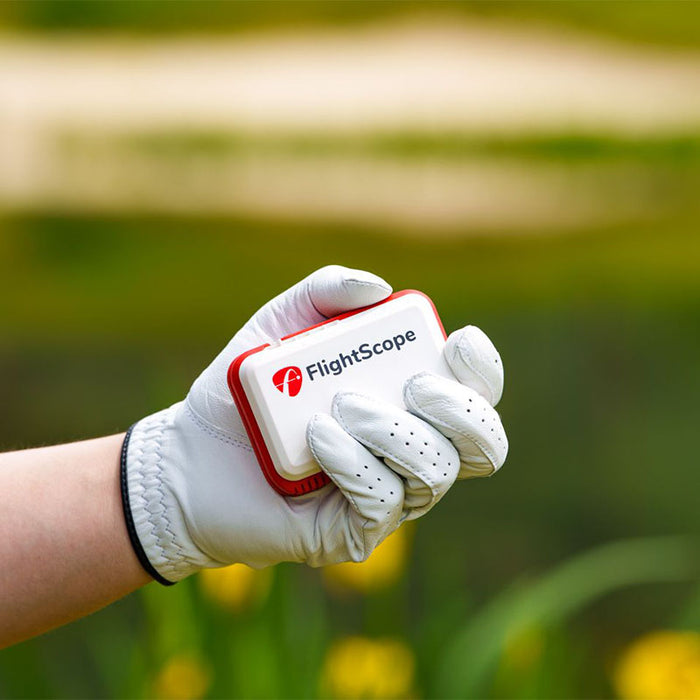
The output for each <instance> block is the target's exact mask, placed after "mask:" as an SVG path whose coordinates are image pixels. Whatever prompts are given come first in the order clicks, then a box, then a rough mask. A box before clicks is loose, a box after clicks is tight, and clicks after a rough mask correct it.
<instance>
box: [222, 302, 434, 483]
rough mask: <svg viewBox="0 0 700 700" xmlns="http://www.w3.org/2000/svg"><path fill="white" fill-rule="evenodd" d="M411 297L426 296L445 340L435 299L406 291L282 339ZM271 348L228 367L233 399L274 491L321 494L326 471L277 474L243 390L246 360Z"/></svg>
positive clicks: (247, 354) (248, 353)
mask: <svg viewBox="0 0 700 700" xmlns="http://www.w3.org/2000/svg"><path fill="white" fill-rule="evenodd" d="M407 294H417V295H419V296H422V297H423V298H424V299H426V300H427V301H428V302H429V303H430V306H431V308H432V310H433V313H434V314H435V318H436V320H437V322H438V324H439V326H440V329H441V330H442V334H443V336H444V337H445V338H447V333H445V328H444V326H443V325H442V321H441V320H440V316H439V315H438V312H437V309H436V308H435V304H434V303H433V300H432V299H431V298H430V297H429V296H428V295H427V294H424V293H423V292H421V291H419V290H417V289H404V290H402V291H400V292H394V293H393V294H390V295H389V296H388V297H387V298H386V299H382V300H381V301H378V302H377V303H376V304H371V305H370V306H363V307H361V308H359V309H353V310H352V311H346V312H345V313H343V314H340V315H338V316H333V317H332V318H328V319H326V320H325V321H321V322H320V323H317V324H315V325H313V326H309V327H308V328H302V329H301V330H299V331H296V332H294V333H290V334H289V335H285V336H284V337H283V338H281V340H286V339H287V338H293V337H294V336H295V335H300V334H301V333H306V332H307V331H309V330H311V329H312V328H319V327H320V326H325V325H326V324H327V323H331V322H333V321H342V320H343V319H345V318H349V317H350V316H354V315H355V314H358V313H361V312H362V311H367V309H372V308H374V307H375V306H381V305H382V304H386V303H387V302H389V301H392V300H393V299H398V298H399V297H402V296H406V295H407ZM269 345H270V344H269V343H264V344H263V345H259V346H258V347H256V348H251V349H250V350H246V352H244V353H241V354H240V355H238V356H237V357H236V358H235V359H234V360H233V362H232V363H231V364H230V365H229V368H228V373H227V378H228V386H229V389H230V391H231V395H232V396H233V400H234V402H235V404H236V408H237V409H238V413H239V414H240V416H241V420H242V422H243V425H244V427H245V429H246V432H247V433H248V437H249V438H250V443H251V445H252V446H253V451H254V452H255V456H256V457H257V458H258V463H259V464H260V468H261V469H262V472H263V474H264V475H265V478H266V479H267V482H268V483H269V484H270V486H272V488H273V489H275V491H277V492H278V493H280V494H282V495H283V496H301V495H303V494H305V493H310V492H312V491H317V490H318V489H320V488H322V487H324V486H325V485H326V484H329V483H330V478H329V477H328V475H327V474H326V473H325V472H323V471H318V472H316V473H315V474H311V475H310V476H307V477H305V478H303V479H298V480H296V481H294V480H291V479H285V478H284V477H283V476H281V475H280V474H279V473H278V472H277V470H276V469H275V465H274V464H273V462H272V457H271V456H270V452H269V450H268V449H267V445H266V444H265V439H264V438H263V435H262V432H261V431H260V427H259V426H258V422H257V421H256V420H255V415H254V414H253V409H252V408H251V406H250V402H249V401H248V397H247V396H246V393H245V389H244V388H243V385H242V383H241V378H240V370H241V366H242V365H243V362H244V361H245V360H246V358H248V357H250V356H251V355H254V354H255V353H258V352H261V351H262V350H264V349H265V348H266V347H269Z"/></svg>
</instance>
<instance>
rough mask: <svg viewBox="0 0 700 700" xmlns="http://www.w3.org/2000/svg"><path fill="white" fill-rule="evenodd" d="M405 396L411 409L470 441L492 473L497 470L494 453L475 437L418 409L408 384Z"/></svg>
mask: <svg viewBox="0 0 700 700" xmlns="http://www.w3.org/2000/svg"><path fill="white" fill-rule="evenodd" d="M406 396H407V397H408V398H409V399H410V400H411V403H412V404H413V409H414V410H415V411H418V412H419V413H421V414H422V415H424V416H427V417H428V418H429V419H430V421H431V422H435V423H437V424H439V425H441V426H442V427H443V428H448V429H449V430H451V431H452V432H453V433H457V435H459V436H460V437H463V438H465V439H467V440H471V441H472V442H473V443H474V444H475V445H476V446H477V447H478V448H479V449H480V450H481V451H482V452H483V453H484V456H485V457H486V458H487V459H488V460H489V462H491V466H492V467H493V469H494V471H495V470H497V469H498V467H497V466H496V462H497V460H496V457H495V455H494V453H493V452H491V450H489V449H487V448H486V446H485V445H484V444H483V443H482V442H481V440H480V439H479V438H477V437H476V435H474V434H473V433H467V432H464V431H462V430H459V429H458V428H455V427H454V426H452V425H450V424H449V423H446V422H445V421H442V420H440V419H439V418H437V417H436V416H435V415H433V414H432V413H430V412H429V411H426V410H425V409H424V408H420V407H419V406H418V404H417V403H416V399H415V397H414V396H413V386H412V385H410V384H409V385H408V386H407V387H406ZM465 464H467V465H469V463H468V462H465Z"/></svg>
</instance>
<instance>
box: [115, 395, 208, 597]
mask: <svg viewBox="0 0 700 700" xmlns="http://www.w3.org/2000/svg"><path fill="white" fill-rule="evenodd" d="M181 406H182V404H175V405H174V406H171V407H170V408H167V409H164V410H162V411H159V412H158V413H154V414H153V415H151V416H147V417H146V418H143V419H142V420H140V421H139V422H138V423H136V424H134V425H133V426H132V427H131V428H130V429H129V431H128V432H127V434H126V436H125V439H124V444H123V447H122V454H121V467H120V468H121V478H120V482H121V491H122V503H123V507H124V517H125V520H126V526H127V530H128V532H129V537H130V539H131V544H132V546H133V548H134V551H135V553H136V556H137V557H138V559H139V562H140V563H141V565H142V566H143V568H144V569H145V570H146V571H147V573H148V574H149V575H151V576H152V577H153V578H154V579H155V580H156V581H158V582H159V583H161V584H163V585H171V584H173V583H176V582H177V581H179V580H181V579H183V578H185V577H187V576H189V575H190V574H192V573H195V572H196V571H198V570H199V569H200V568H202V567H203V566H206V565H207V564H208V557H206V556H205V555H203V554H202V553H201V552H200V551H199V549H198V548H197V547H196V545H195V544H194V543H193V542H192V540H191V537H190V535H189V532H188V530H187V525H186V520H185V517H184V514H183V512H182V508H181V505H180V501H179V499H178V498H177V497H176V484H177V482H178V475H181V473H182V472H181V465H179V464H178V455H181V454H183V452H184V450H183V449H182V446H181V445H180V440H181V437H180V435H179V431H178V427H177V420H178V414H179V410H180V407H181Z"/></svg>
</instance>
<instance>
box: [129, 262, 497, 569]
mask: <svg viewBox="0 0 700 700" xmlns="http://www.w3.org/2000/svg"><path fill="white" fill-rule="evenodd" d="M390 293H391V287H390V286H389V285H388V284H387V283H386V282H384V281H383V280H381V279H380V278H378V277H376V276H375V275H372V274H370V273H367V272H362V271H358V270H350V269H347V268H343V267H339V266H330V267H325V268H322V269H320V270H317V271H316V272H315V273H313V274H312V275H310V276H309V277H307V278H306V279H304V280H302V281H301V282H299V283H298V284H297V285H295V286H294V287H292V288H291V289H289V290H287V291H286V292H284V293H283V294H281V295H279V296H278V297H276V298H274V299H273V300H272V301H270V302H268V303H267V304H266V305H265V306H263V307H262V308H261V309H260V310H259V311H258V312H257V313H256V314H255V315H254V316H253V317H252V318H251V319H250V320H249V321H248V322H247V323H246V324H245V326H243V328H241V330H240V331H239V332H238V333H237V334H236V335H235V336H234V338H233V339H232V340H231V342H230V343H229V344H228V345H227V346H226V348H225V349H224V350H223V351H222V352H221V354H220V355H219V356H218V357H217V358H216V359H215V360H214V362H212V364H211V365H210V366H209V367H208V368H207V369H206V370H205V371H204V372H203V373H202V375H201V376H200V377H199V378H198V379H197V380H196V381H195V383H194V384H193V386H192V388H191V390H190V392H189V394H188V396H187V398H186V399H185V401H183V402H181V403H178V404H175V405H174V406H171V407H170V408H168V409H165V410H164V411H160V412H159V413H156V414H154V415H152V416H149V417H147V418H144V419H143V420H141V421H139V422H138V423H137V424H136V425H135V426H134V427H133V429H132V431H131V433H130V435H128V436H127V439H126V441H125V448H124V451H123V452H124V455H123V460H122V482H123V483H122V485H123V496H124V501H125V512H126V514H127V523H128V524H129V526H130V535H131V538H132V543H133V544H134V547H135V549H136V551H137V554H138V555H139V558H140V560H141V562H142V564H143V565H144V566H145V567H146V569H147V570H148V571H149V573H151V574H152V575H153V576H154V577H155V578H157V579H158V580H160V581H161V582H163V583H167V582H172V581H177V580H179V579H181V578H184V577H185V576H188V575H189V574H191V573H194V572H195V571H197V570H198V569H200V568H203V567H216V566H224V565H226V564H231V563H234V562H241V563H245V564H248V565H251V566H255V567H261V566H268V565H271V564H275V563H278V562H280V561H296V562H306V563H307V564H310V565H311V566H324V565H327V564H334V563H337V562H341V561H347V560H353V561H361V560H364V559H366V558H367V557H368V556H369V555H370V554H371V552H372V550H373V549H374V547H376V545H377V544H378V543H379V542H381V541H382V540H383V539H384V538H385V537H386V536H387V535H388V534H390V533H391V532H392V531H393V530H394V529H396V527H398V525H399V524H400V523H401V522H402V521H403V520H405V519H409V518H416V517H419V516H420V515H422V514H423V513H425V512H427V511H428V510H429V509H430V508H431V507H432V506H433V505H434V504H435V503H436V502H437V501H438V500H439V499H440V498H441V497H442V496H443V495H444V493H445V492H446V491H447V489H448V488H449V487H450V486H451V485H452V483H453V482H454V480H455V479H456V478H457V477H458V476H459V477H469V476H484V475H488V474H491V473H493V471H495V470H496V469H498V468H499V467H500V466H501V465H502V463H503V461H504V460H505V456H506V452H507V441H506V437H505V433H504V431H503V427H502V426H501V423H500V420H499V418H498V415H497V414H496V412H495V411H494V410H493V408H492V405H495V403H496V402H497V401H498V399H499V398H500V395H501V391H502V387H503V371H502V367H501V362H500V358H499V356H498V353H497V352H496V350H495V348H494V347H493V345H492V344H491V342H490V341H489V340H488V338H487V337H486V336H485V335H484V334H483V333H482V332H481V331H479V330H478V329H476V328H473V327H467V328H466V329H463V330H461V331H457V332H456V333H454V334H453V335H452V336H450V338H449V339H448V342H447V345H446V347H445V352H446V359H447V361H448V363H449V365H450V367H451V368H452V371H453V372H454V373H455V377H456V379H457V380H458V381H451V380H447V379H444V378H441V377H436V376H432V375H429V374H426V373H422V374H418V375H416V376H415V377H413V378H412V379H411V380H409V381H408V382H407V383H406V386H405V394H404V395H405V402H406V406H407V407H408V409H409V411H410V412H409V411H404V410H401V409H399V408H397V407H395V406H391V405H388V404H386V403H384V402H380V401H378V400H376V399H373V398H371V397H364V396H359V395H356V394H352V393H344V394H339V395H338V396H337V397H336V399H335V401H334V403H333V409H332V413H333V417H331V416H329V415H317V416H315V417H314V418H313V419H312V420H311V421H310V423H309V427H308V431H307V439H308V443H309V446H310V448H311V450H312V452H313V454H314V456H315V458H316V459H317V461H318V462H319V464H320V466H321V467H322V468H323V470H324V471H325V472H326V473H327V474H328V475H329V477H330V478H331V480H332V481H333V482H334V485H333V484H329V485H328V486H326V487H324V488H323V489H320V490H319V491H316V492H314V493H310V494H307V495H305V496H296V497H289V498H286V497H283V496H281V495H279V494H278V493H277V492H276V491H274V490H273V489H272V488H271V487H270V486H269V485H268V483H267V481H266V480H265V478H264V476H263V474H262V471H261V470H260V467H259V466H258V463H257V460H256V458H255V455H254V454H253V451H252V448H251V445H250V442H249V441H248V438H247V436H246V434H245V430H244V428H243V425H242V423H241V420H240V417H239V416H238V413H237V411H236V408H235V405H234V403H233V399H232V398H231V395H230V393H229V389H228V386H227V381H226V373H227V370H228V367H229V365H230V363H231V362H232V361H233V359H234V358H235V357H236V356H237V355H239V354H240V353H242V352H244V351H246V350H248V349H250V348H252V347H256V346H258V345H260V344H262V343H265V342H268V341H270V340H275V339H278V338H280V337H282V336H284V335H288V334H289V333H293V332H295V331H297V330H300V329H302V328H305V327H307V326H311V325H314V324H316V323H319V322H320V321H323V320H324V319H325V318H327V317H329V316H334V315H337V314H339V313H342V312H344V311H348V310H351V309H356V308H359V307H362V306H367V305H369V304H373V303H376V302H378V301H381V300H382V299H384V298H386V297H387V296H388V295H389V294H390ZM336 487H337V488H336Z"/></svg>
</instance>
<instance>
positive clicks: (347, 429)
mask: <svg viewBox="0 0 700 700" xmlns="http://www.w3.org/2000/svg"><path fill="white" fill-rule="evenodd" d="M344 395H345V396H357V397H359V398H361V399H364V400H366V401H372V402H373V403H376V404H379V405H380V406H381V404H380V402H379V401H377V400H376V399H373V398H372V397H371V396H364V395H362V394H357V393H354V392H346V393H345V394H344ZM337 417H338V418H339V422H340V424H341V426H342V427H343V429H344V430H345V432H347V433H349V434H350V435H352V437H354V438H355V439H356V440H358V441H359V442H362V443H367V444H368V445H370V447H374V449H375V450H378V451H379V452H380V453H381V454H385V453H386V454H387V456H389V457H391V458H392V459H393V460H394V461H395V462H396V463H397V464H400V465H401V466H402V467H404V468H405V469H406V470H407V471H408V472H410V473H411V474H413V475H414V476H416V477H419V478H420V479H421V480H422V481H423V483H424V484H425V485H426V486H427V487H428V488H429V489H430V492H431V493H432V495H433V500H432V501H431V502H430V504H428V505H433V504H435V503H436V502H437V500H435V499H438V498H439V496H440V493H439V491H438V489H437V485H436V484H435V482H434V481H433V480H432V479H431V478H430V477H429V476H428V474H427V472H426V471H425V470H424V469H423V468H422V467H420V466H419V467H418V473H416V472H415V471H414V469H413V468H412V467H410V466H409V465H408V464H407V463H406V462H405V461H404V460H403V459H401V458H400V457H399V456H398V455H395V454H393V453H392V452H390V451H389V450H388V449H385V448H381V447H380V446H379V445H377V444H375V443H373V442H372V441H371V440H369V439H366V438H365V439H362V440H360V438H359V436H358V435H357V433H356V432H355V431H353V430H352V428H350V426H349V425H348V424H347V423H346V422H345V420H344V419H343V416H342V415H341V414H340V412H338V416H337ZM419 507H420V508H425V507H426V506H419Z"/></svg>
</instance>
